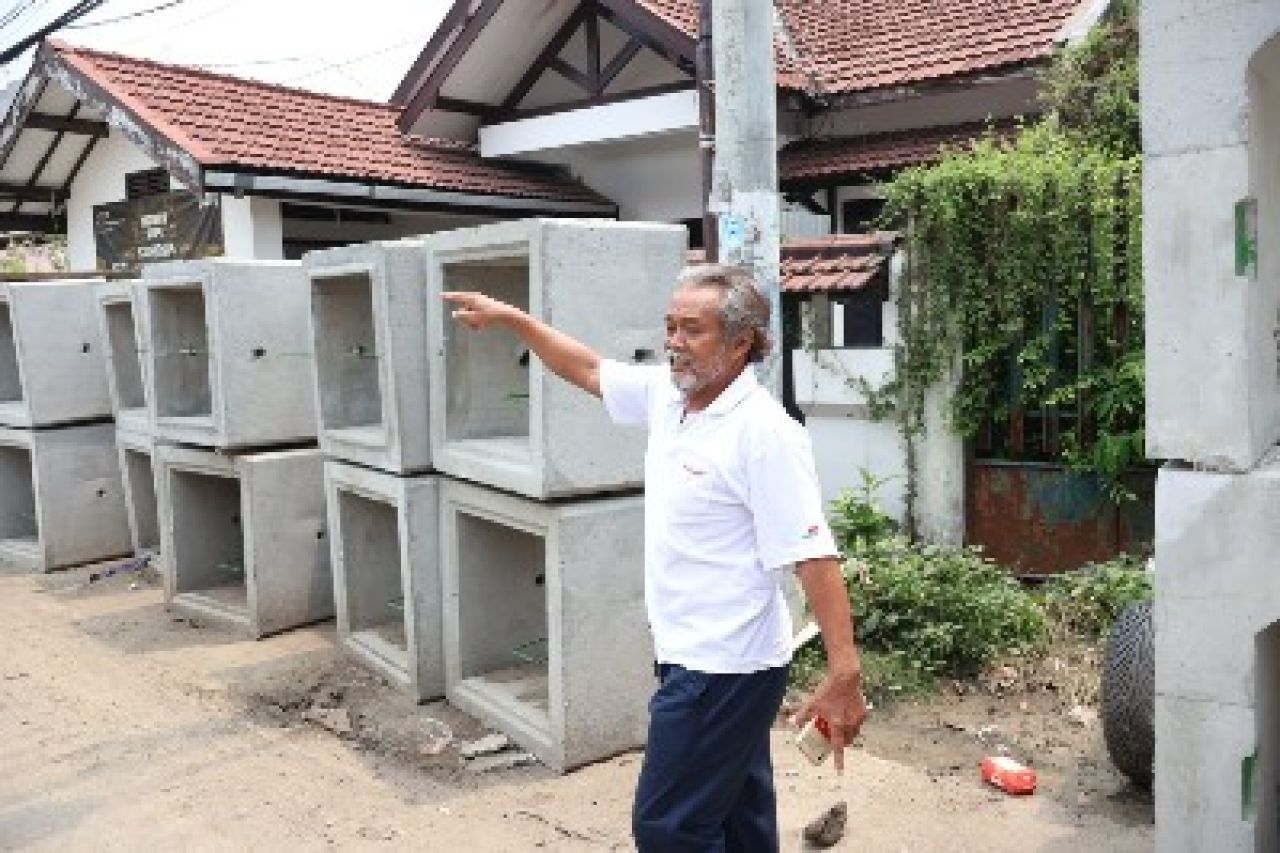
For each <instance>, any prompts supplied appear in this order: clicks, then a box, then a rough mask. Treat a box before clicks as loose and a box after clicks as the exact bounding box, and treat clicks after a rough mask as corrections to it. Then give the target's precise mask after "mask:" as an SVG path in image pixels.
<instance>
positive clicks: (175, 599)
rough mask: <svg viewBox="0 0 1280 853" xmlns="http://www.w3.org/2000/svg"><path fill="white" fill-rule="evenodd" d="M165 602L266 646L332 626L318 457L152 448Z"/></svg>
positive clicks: (313, 453) (310, 453)
mask: <svg viewBox="0 0 1280 853" xmlns="http://www.w3.org/2000/svg"><path fill="white" fill-rule="evenodd" d="M153 461H154V464H155V466H156V468H157V471H158V476H157V478H156V483H157V486H158V491H159V495H158V497H159V501H158V503H159V507H160V537H161V552H162V554H163V562H162V571H163V575H164V585H165V600H166V602H167V603H168V604H169V605H170V606H171V607H172V608H174V609H175V610H179V611H182V612H185V613H189V614H192V615H196V616H203V617H207V618H212V619H217V620H219V621H221V622H223V623H226V624H229V625H232V626H234V627H237V628H239V629H241V630H243V631H245V632H246V633H247V634H248V635H250V636H252V637H264V636H267V635H270V634H275V633H279V632H280V631H286V630H289V629H291V628H296V627H299V626H302V625H307V624H311V623H313V622H320V621H323V620H325V619H329V618H332V617H333V614H334V607H333V575H332V572H331V571H330V564H329V543H328V526H327V522H326V516H325V510H324V484H323V478H324V467H323V466H324V462H323V456H322V455H321V453H320V451H318V450H288V451H279V452H273V453H256V454H246V455H241V456H227V455H223V454H218V453H213V452H210V451H206V450H200V449H196V448H192V447H179V446H176V445H157V447H156V449H155V455H154V457H153Z"/></svg>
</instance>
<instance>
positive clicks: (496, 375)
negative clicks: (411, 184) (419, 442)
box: [424, 219, 687, 499]
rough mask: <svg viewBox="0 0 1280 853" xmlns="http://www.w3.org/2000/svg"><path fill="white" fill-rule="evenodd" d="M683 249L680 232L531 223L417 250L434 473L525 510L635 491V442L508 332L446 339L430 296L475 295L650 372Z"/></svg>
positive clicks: (466, 232)
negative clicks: (514, 499)
mask: <svg viewBox="0 0 1280 853" xmlns="http://www.w3.org/2000/svg"><path fill="white" fill-rule="evenodd" d="M686 242H687V236H686V232H685V230H684V229H683V228H682V227H680V226H666V225H651V224H640V223H618V222H604V221H599V222H597V221H570V220H538V219H533V220H525V221H520V222H504V223H498V224H494V225H485V226H481V227H478V228H468V229H462V230H458V231H450V232H445V233H440V234H433V235H430V236H429V237H426V238H424V243H425V246H426V253H425V256H424V257H425V262H426V268H427V279H428V285H429V298H428V311H429V314H430V318H431V323H430V327H429V332H428V335H429V338H430V341H431V346H430V349H429V359H430V368H431V370H430V373H431V381H430V394H431V407H430V416H431V437H432V441H433V446H434V453H435V465H436V467H437V468H438V469H440V470H441V471H443V472H445V473H447V474H450V475H453V476H456V477H460V478H463V479H468V480H472V481H474V482H480V483H484V484H486V485H491V486H495V487H497V488H501V489H507V490H509V491H513V492H517V493H519V494H523V495H527V496H529V497H532V498H536V499H545V498H552V497H569V496H575V495H582V494H589V493H593V492H607V491H616V490H619V489H624V488H627V487H631V486H636V485H639V484H640V482H641V481H642V477H643V471H642V469H643V455H644V439H643V435H642V434H641V433H640V432H639V431H638V430H635V429H632V428H626V427H618V426H615V425H614V424H612V423H611V422H610V421H609V418H608V416H607V414H606V413H605V411H604V409H603V408H602V407H601V405H600V403H599V401H597V400H593V399H591V398H590V397H589V396H588V395H586V394H584V393H582V392H581V391H580V390H578V389H577V388H573V387H571V386H569V385H568V384H567V383H565V382H563V381H562V380H560V379H559V378H557V377H555V376H554V375H552V374H551V372H550V371H548V370H546V369H544V367H543V366H542V364H541V363H540V362H539V361H538V359H537V358H536V357H533V356H531V355H530V354H529V353H528V352H527V351H526V350H525V348H524V347H523V345H521V344H520V342H519V341H518V339H517V338H516V337H515V336H514V335H513V334H511V333H510V332H509V331H508V330H506V329H487V330H483V331H479V332H476V331H471V330H468V329H465V328H463V327H461V326H459V325H458V324H457V323H456V322H455V321H454V320H453V319H452V317H451V315H450V306H449V305H447V304H445V303H444V302H443V301H442V300H441V299H440V294H441V293H442V292H444V291H449V290H458V291H478V292H481V293H485V294H487V295H489V296H492V297H495V298H497V299H501V300H503V301H505V302H510V303H512V304H514V305H516V306H518V307H520V308H522V309H524V310H527V311H529V313H531V314H532V315H533V316H535V317H537V318H539V319H542V320H545V321H546V322H548V323H550V324H551V325H553V326H555V327H556V328H558V329H560V330H561V331H564V332H565V333H567V334H569V335H572V336H573V337H575V338H577V339H579V340H581V341H583V342H584V343H586V344H587V345H588V346H590V347H592V348H593V349H595V350H596V351H597V352H599V353H600V354H601V355H602V356H604V357H606V358H612V359H616V360H619V361H623V362H627V363H649V362H653V363H656V362H658V361H660V360H661V355H662V345H663V316H664V313H665V308H666V304H667V300H668V298H669V297H670V294H671V291H672V289H673V286H674V282H675V279H676V276H677V275H678V273H679V271H680V269H681V266H682V265H683V262H684V254H685V247H686Z"/></svg>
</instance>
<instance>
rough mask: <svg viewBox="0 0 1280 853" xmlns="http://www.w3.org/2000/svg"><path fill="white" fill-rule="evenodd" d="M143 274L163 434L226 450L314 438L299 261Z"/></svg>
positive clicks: (168, 268) (218, 262)
mask: <svg viewBox="0 0 1280 853" xmlns="http://www.w3.org/2000/svg"><path fill="white" fill-rule="evenodd" d="M142 275H143V279H142V285H141V286H142V293H143V297H142V302H143V305H144V306H145V308H144V310H145V313H146V320H145V322H146V324H147V326H146V328H147V331H148V333H149V334H150V337H151V348H150V361H151V364H150V378H151V384H152V392H153V393H152V394H151V399H150V400H149V401H148V402H149V405H150V407H151V412H150V414H151V421H152V424H153V425H154V430H155V434H156V437H157V438H162V439H165V440H166V441H174V442H187V443H190V444H196V445H201V446H206V447H220V448H247V447H261V446H264V445H270V444H286V443H296V442H304V441H314V440H315V438H316V417H315V399H314V398H315V390H314V385H313V383H312V379H311V371H312V368H311V359H312V353H311V332H310V326H309V323H308V320H307V315H308V311H309V302H310V294H309V289H308V286H307V280H306V276H305V275H303V272H302V265H301V264H300V263H297V262H288V261H238V260H227V259H213V260H204V261H171V262H167V263H163V264H154V265H149V266H146V267H144V268H143V271H142Z"/></svg>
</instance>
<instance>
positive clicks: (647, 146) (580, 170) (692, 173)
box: [537, 132, 702, 222]
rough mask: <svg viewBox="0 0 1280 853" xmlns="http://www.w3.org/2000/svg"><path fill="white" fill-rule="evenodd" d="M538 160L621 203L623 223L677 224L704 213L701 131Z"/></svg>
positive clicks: (588, 148) (546, 155)
mask: <svg viewBox="0 0 1280 853" xmlns="http://www.w3.org/2000/svg"><path fill="white" fill-rule="evenodd" d="M537 159H538V160H540V161H542V162H547V163H558V164H561V165H565V166H568V167H569V169H570V171H571V172H573V174H574V175H575V176H576V177H577V178H578V179H579V180H581V181H582V182H583V183H585V184H586V185H587V186H589V187H591V188H592V189H594V190H596V191H597V192H599V193H601V194H602V195H604V196H605V197H606V198H608V199H611V200H612V201H614V202H617V204H618V207H619V212H620V215H621V218H623V219H627V220H649V221H656V222H672V221H675V220H678V219H692V218H695V217H699V216H701V215H702V200H701V193H702V166H701V161H700V159H699V156H698V137H697V135H696V133H692V132H689V133H683V132H682V133H671V134H667V135H664V136H653V137H647V138H645V139H642V140H636V141H628V142H619V143H614V144H607V145H584V146H581V147H578V148H571V149H561V150H558V151H547V152H542V153H541V154H539V156H538V158H537Z"/></svg>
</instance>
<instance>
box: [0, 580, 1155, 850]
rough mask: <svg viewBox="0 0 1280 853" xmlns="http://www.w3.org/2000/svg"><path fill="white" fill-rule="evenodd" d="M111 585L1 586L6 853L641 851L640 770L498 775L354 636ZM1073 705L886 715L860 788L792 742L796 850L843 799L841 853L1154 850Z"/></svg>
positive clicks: (1008, 700) (466, 735)
mask: <svg viewBox="0 0 1280 853" xmlns="http://www.w3.org/2000/svg"><path fill="white" fill-rule="evenodd" d="M91 571H94V569H81V570H76V571H72V572H66V573H59V574H54V575H48V576H32V575H26V574H20V573H17V572H15V571H13V570H4V569H3V568H0V769H2V771H0V849H3V850H18V849H21V850H59V851H66V850H131V851H132V850H146V849H170V850H184V851H186V850H191V851H199V850H272V851H278V850H295V849H296V850H323V849H341V850H348V849H356V850H359V849H366V848H368V849H381V850H400V849H404V850H440V851H455V850H467V851H471V852H472V853H481V851H507V850H510V851H526V850H569V851H572V850H593V849H600V850H626V849H630V847H631V844H630V836H629V831H628V822H629V818H628V815H629V808H630V797H631V792H632V787H633V785H634V783H635V777H636V774H637V772H638V769H639V756H638V755H636V754H630V755H624V756H620V757H618V758H615V759H612V760H609V761H605V762H602V763H600V764H597V765H593V766H591V767H587V768H584V769H582V770H580V771H578V772H575V773H572V774H570V775H568V776H566V777H557V776H555V775H554V774H552V773H551V772H549V771H548V770H546V769H545V768H543V767H541V766H540V765H537V764H534V765H527V766H518V767H512V768H505V769H504V768H501V767H499V768H497V769H489V770H484V769H483V767H484V764H485V763H486V762H487V763H490V764H492V763H496V762H495V761H494V760H493V759H494V758H495V757H489V758H483V759H474V760H470V761H468V760H466V759H464V758H462V757H461V755H460V753H459V751H458V749H457V746H458V744H459V743H462V742H467V741H471V740H473V739H475V738H478V737H480V736H482V735H484V734H485V732H484V730H482V729H481V728H480V727H479V726H478V725H477V723H476V722H475V721H473V720H470V719H469V718H467V717H465V716H463V715H461V714H459V713H457V712H456V711H453V710H452V709H450V708H449V707H448V706H446V705H444V704H443V703H435V704H431V705H426V706H415V705H413V704H412V703H410V702H409V701H407V700H406V699H405V698H404V697H402V696H401V695H399V694H397V693H396V692H395V691H394V690H392V689H391V688H389V687H388V686H387V685H385V684H384V683H382V682H381V681H380V680H379V679H378V678H377V677H375V676H372V675H371V674H369V673H368V672H366V671H365V670H362V669H361V668H359V667H357V666H354V665H352V664H351V663H349V662H347V661H346V660H344V659H343V657H342V656H341V655H340V654H339V653H338V652H337V650H336V648H335V646H334V636H333V627H332V625H321V626H317V627H314V628H308V629H303V630H299V631H294V632H291V633H288V634H285V635H282V636H279V637H274V638H271V639H268V640H264V641H259V642H254V641H251V640H244V639H241V638H239V637H237V636H236V635H234V634H233V633H230V632H228V631H226V630H224V629H222V628H220V627H218V626H216V625H210V624H203V623H201V622H199V621H197V620H190V619H185V618H181V617H179V616H177V615H175V614H172V613H169V612H167V611H166V610H165V609H164V606H163V604H162V598H161V594H160V591H159V590H158V589H157V588H156V587H154V586H152V585H150V584H147V583H143V582H139V581H138V580H137V579H136V578H134V577H132V576H128V575H119V576H114V577H109V578H106V579H103V580H100V581H97V582H89V580H88V578H89V574H90V572H91ZM97 571H100V568H99V569H97ZM996 692H999V691H996ZM1061 704H1062V703H1061V698H1060V697H1055V696H1053V695H1050V694H1049V693H1048V692H1046V691H1043V690H1034V689H1030V690H1029V689H1027V688H1026V686H1025V685H1022V684H1019V685H1018V686H1017V687H1016V688H1014V689H1012V690H1010V691H1007V692H1006V693H1005V695H995V693H993V692H991V691H985V690H984V691H978V692H967V693H964V694H961V693H958V692H957V691H956V690H947V691H945V692H944V694H943V695H942V696H940V697H938V698H936V699H931V700H930V701H928V702H923V703H910V702H901V703H898V704H896V705H894V706H893V707H889V708H884V709H877V710H876V711H875V712H873V715H872V718H871V721H870V722H869V723H868V726H867V728H866V730H865V746H864V747H863V748H861V749H859V750H857V751H855V752H854V753H853V754H852V755H851V756H850V757H849V769H848V771H847V773H846V775H845V776H843V777H837V776H836V775H835V773H834V771H833V770H832V769H831V768H830V766H829V765H827V766H824V767H821V768H817V769H815V768H813V767H811V766H809V765H808V764H807V763H806V762H805V761H804V759H803V758H802V757H801V756H800V755H799V753H798V752H797V751H796V750H795V748H794V747H793V746H792V745H791V744H790V743H789V742H788V737H787V733H786V732H785V731H784V730H783V729H782V728H779V730H778V731H777V732H776V733H775V744H774V747H775V749H774V754H775V765H776V773H777V783H778V790H779V811H780V819H781V824H782V832H783V849H785V850H801V849H805V848H804V846H803V843H802V841H801V829H802V827H803V826H804V824H805V823H806V822H807V821H809V820H810V819H811V818H812V817H814V816H815V815H816V814H817V813H819V812H820V811H822V810H823V809H825V808H826V807H827V806H829V805H831V804H833V803H835V802H838V801H841V800H844V801H847V802H848V805H849V815H850V819H849V829H848V833H847V835H846V837H845V839H844V841H843V842H841V844H840V845H839V846H838V847H837V848H836V849H842V850H859V851H895V853H896V851H913V852H914V851H954V850H983V851H999V850H1018V851H1027V850H1045V851H1077V850H1079V851H1101V850H1106V851H1140V850H1141V851H1146V850H1151V849H1152V848H1153V844H1154V842H1153V828H1152V806H1151V801H1150V798H1149V797H1148V796H1146V795H1142V794H1140V793H1137V792H1135V791H1134V790H1133V789H1131V788H1129V787H1128V786H1127V785H1126V784H1125V783H1124V781H1123V780H1122V778H1121V777H1119V776H1118V775H1117V774H1115V773H1114V771H1112V770H1111V769H1110V767H1109V766H1108V764H1107V761H1106V757H1105V752H1104V751H1103V748H1102V744H1101V734H1100V732H1099V730H1098V727H1097V724H1096V723H1095V722H1092V721H1091V720H1089V719H1088V718H1087V715H1085V718H1084V719H1080V720H1076V721H1073V720H1072V719H1070V718H1069V717H1068V715H1065V714H1064V713H1063V711H1062V707H1061ZM348 723H349V731H348V728H347V724H348ZM440 723H443V724H445V725H446V726H447V727H448V728H449V730H450V731H451V732H452V735H453V741H452V742H451V745H449V746H447V747H446V748H444V749H443V750H442V751H439V752H436V749H437V747H438V746H439V742H438V741H436V740H434V736H435V735H436V734H437V733H438V732H439V730H440V726H439V724H440ZM987 726H995V727H996V728H995V729H994V730H991V729H986V735H987V736H988V740H990V739H992V738H1003V739H1004V740H1005V741H1006V742H1007V743H1008V744H1009V746H1010V747H1011V748H1012V749H1013V750H1014V752H1015V754H1019V755H1022V756H1023V757H1025V758H1027V759H1029V760H1031V761H1032V763H1033V764H1034V765H1035V766H1036V768H1037V770H1038V772H1039V775H1040V782H1041V790H1040V791H1039V792H1038V793H1037V794H1036V795H1034V796H1031V797H1025V798H1013V797H1009V796H1006V795H1004V794H1002V793H1000V792H998V791H995V790H994V789H990V788H986V787H984V786H983V785H982V784H981V782H980V780H979V779H978V762H979V760H980V758H981V756H982V755H983V754H984V751H986V747H984V746H983V745H982V743H980V742H979V738H978V733H979V732H982V731H983V730H984V727H987ZM508 754H509V753H508Z"/></svg>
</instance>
